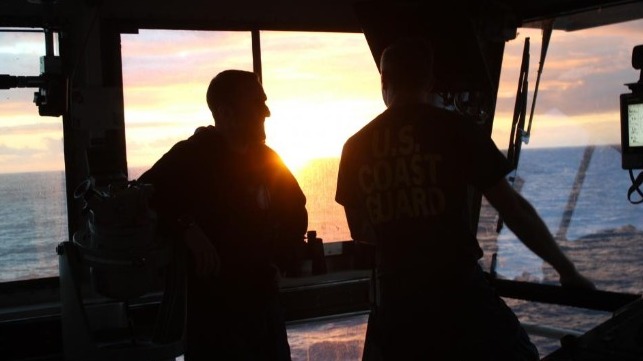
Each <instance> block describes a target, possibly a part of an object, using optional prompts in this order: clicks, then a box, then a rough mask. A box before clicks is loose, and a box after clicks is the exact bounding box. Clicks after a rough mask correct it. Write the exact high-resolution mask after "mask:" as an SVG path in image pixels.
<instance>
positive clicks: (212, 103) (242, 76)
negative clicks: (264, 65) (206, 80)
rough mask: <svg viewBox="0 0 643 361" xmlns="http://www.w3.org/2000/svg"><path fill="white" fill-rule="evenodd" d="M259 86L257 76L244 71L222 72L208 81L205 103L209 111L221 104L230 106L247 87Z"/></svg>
mask: <svg viewBox="0 0 643 361" xmlns="http://www.w3.org/2000/svg"><path fill="white" fill-rule="evenodd" d="M256 84H259V78H258V77H257V75H256V74H255V73H253V72H250V71H245V70H235V69H231V70H224V71H222V72H220V73H219V74H217V75H216V76H215V77H214V78H212V80H211V81H210V85H209V86H208V92H207V93H206V101H207V102H208V108H210V111H214V108H215V107H217V106H219V105H221V104H230V103H232V101H233V100H235V99H238V98H240V97H241V96H242V92H245V91H247V89H248V88H247V87H248V85H256Z"/></svg>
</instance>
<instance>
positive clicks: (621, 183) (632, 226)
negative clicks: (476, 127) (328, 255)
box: [0, 146, 643, 360]
mask: <svg viewBox="0 0 643 361" xmlns="http://www.w3.org/2000/svg"><path fill="white" fill-rule="evenodd" d="M584 156H585V157H586V158H590V159H589V162H588V167H587V168H586V169H585V173H584V174H585V177H584V178H583V179H582V182H581V181H580V180H581V179H579V177H578V170H579V167H580V165H581V163H582V160H583V157H584ZM590 156H591V157H590ZM590 156H588V153H587V149H586V148H583V147H576V148H552V149H523V152H522V158H521V160H520V165H519V168H518V171H517V174H516V175H517V177H518V179H519V182H517V183H516V187H518V188H519V189H520V191H521V193H522V194H523V195H524V196H525V197H526V198H527V199H528V200H529V201H530V202H531V203H532V204H533V205H534V207H535V208H536V209H537V211H538V212H539V213H540V215H541V216H542V218H543V219H544V221H545V222H546V224H547V225H548V227H549V229H550V230H551V231H552V233H554V234H558V235H559V238H560V241H559V242H560V245H561V248H563V250H564V251H565V252H566V253H567V254H568V255H569V256H570V258H572V260H573V261H574V262H575V263H576V265H577V268H578V269H579V270H580V271H581V272H582V273H584V274H586V275H587V276H589V277H590V278H591V279H592V280H594V281H595V283H596V285H597V287H598V288H599V289H603V290H609V291H616V292H629V293H641V292H643V236H642V234H643V233H642V232H643V204H640V205H633V204H631V203H629V202H628V200H627V189H628V187H629V186H630V185H631V181H630V178H629V175H628V173H627V171H625V170H623V169H621V167H620V153H619V152H618V149H617V147H612V146H600V147H596V148H595V149H594V150H593V152H591V154H590ZM337 169H338V159H336V158H328V159H319V160H315V161H313V162H311V163H310V164H309V165H308V166H306V167H305V168H303V169H302V170H301V171H299V172H297V173H296V176H297V178H298V180H299V182H300V184H301V186H302V189H303V190H304V192H305V193H306V195H307V199H308V211H309V218H310V224H309V229H310V230H316V231H317V233H318V236H319V237H320V238H322V239H324V241H325V242H331V241H340V240H348V239H350V234H349V231H348V227H347V225H346V220H345V218H344V213H343V209H342V208H341V207H340V206H339V205H337V204H336V203H335V201H334V195H335V186H336V184H335V181H336V176H337ZM142 171H143V169H132V170H130V179H135V178H136V177H138V176H139V175H140V174H141V172H142ZM64 192H65V181H64V174H63V172H43V173H20V174H0V205H1V206H0V282H8V281H14V280H21V279H30V278H38V277H46V276H54V275H56V274H57V268H58V259H57V255H56V253H55V248H56V245H57V244H58V243H60V242H62V241H64V240H67V239H68V231H67V224H66V201H65V196H64ZM570 199H573V200H574V202H572V203H570ZM570 205H572V206H573V207H570ZM565 214H567V215H570V214H571V217H570V218H569V222H567V223H566V222H564V221H563V220H564V219H565ZM496 224H497V215H496V214H495V212H494V211H493V209H492V208H491V207H489V206H488V204H486V202H484V201H483V208H482V212H481V218H480V226H479V230H478V238H479V240H480V243H481V245H482V248H483V249H484V251H485V257H484V258H483V260H482V264H483V267H485V268H488V267H489V266H490V257H491V255H492V254H493V253H496V254H497V255H498V267H497V269H496V271H497V273H498V275H499V277H503V278H508V279H518V280H529V281H534V282H543V283H556V282H557V276H556V273H555V271H553V270H552V269H551V267H550V266H548V265H547V264H545V263H543V262H542V261H541V260H540V259H539V258H538V257H536V256H535V255H533V254H532V253H531V252H529V251H528V250H527V249H526V248H525V247H524V246H523V245H522V244H521V243H520V242H519V241H518V240H517V239H516V237H515V236H514V235H513V233H512V232H510V231H509V230H508V229H507V228H506V227H503V228H502V231H501V232H500V233H497V232H496ZM430 256H431V255H428V257H430ZM507 302H508V304H509V305H510V306H511V307H512V308H513V309H514V310H515V311H516V313H517V314H518V316H519V318H520V319H521V321H523V322H529V323H535V324H544V325H549V326H552V327H559V328H567V329H574V330H577V331H581V332H584V331H587V330H589V329H591V328H592V327H594V326H595V325H597V324H598V323H600V322H601V321H603V320H605V319H607V318H608V317H609V316H610V315H609V314H606V313H604V312H595V311H588V310H578V309H573V308H569V307H562V306H560V307H559V306H552V305H539V304H534V303H529V302H524V301H518V300H507ZM365 322H366V316H364V315H357V316H351V317H348V318H340V319H336V320H325V321H318V322H308V323H303V324H301V323H300V324H293V325H291V326H290V327H289V331H288V332H289V337H290V339H291V347H292V349H293V356H294V359H295V360H359V359H360V355H361V348H362V346H363V337H364V333H365ZM533 339H534V341H535V342H536V344H537V346H538V347H539V349H540V350H541V354H546V353H549V352H551V351H552V350H553V349H555V348H556V347H558V346H559V344H558V341H557V340H552V339H543V338H539V337H537V336H536V337H533Z"/></svg>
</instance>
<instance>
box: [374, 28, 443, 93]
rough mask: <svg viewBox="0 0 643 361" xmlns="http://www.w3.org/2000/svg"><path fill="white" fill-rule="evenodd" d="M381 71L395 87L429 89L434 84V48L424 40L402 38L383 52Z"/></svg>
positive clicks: (385, 78)
mask: <svg viewBox="0 0 643 361" xmlns="http://www.w3.org/2000/svg"><path fill="white" fill-rule="evenodd" d="M380 71H381V72H382V76H383V77H384V80H386V81H387V82H388V83H389V84H391V85H392V86H393V87H400V88H404V89H422V88H426V87H429V86H431V84H432V83H433V47H432V46H431V44H430V43H429V41H427V40H426V39H423V38H401V39H399V40H397V41H395V42H393V43H392V44H391V45H389V46H387V47H386V49H384V51H383V52H382V56H381V57H380Z"/></svg>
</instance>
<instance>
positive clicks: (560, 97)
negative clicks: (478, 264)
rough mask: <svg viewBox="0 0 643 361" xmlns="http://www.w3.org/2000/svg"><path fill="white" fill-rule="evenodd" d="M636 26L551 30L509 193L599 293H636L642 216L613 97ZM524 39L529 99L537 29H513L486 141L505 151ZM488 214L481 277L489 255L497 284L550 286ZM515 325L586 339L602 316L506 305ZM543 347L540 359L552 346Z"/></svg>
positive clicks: (632, 74) (551, 277) (540, 265)
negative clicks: (632, 198) (625, 164)
mask: <svg viewBox="0 0 643 361" xmlns="http://www.w3.org/2000/svg"><path fill="white" fill-rule="evenodd" d="M642 30H643V21H640V20H639V21H635V22H628V23H623V24H619V25H612V26H605V27H601V28H596V29H589V30H582V31H576V32H562V31H554V32H553V34H552V37H551V43H550V46H549V49H548V52H547V57H546V59H545V63H544V71H543V73H542V75H541V80H540V85H539V90H538V93H537V101H536V106H535V111H534V116H533V123H532V128H531V135H530V137H529V139H528V142H524V143H523V144H522V151H521V157H520V160H519V164H518V169H517V171H516V172H515V173H513V174H511V176H514V177H515V178H516V181H515V182H514V187H515V188H516V189H519V191H520V193H522V195H523V196H524V197H525V198H527V199H528V200H529V201H530V202H531V203H532V205H533V206H534V207H535V208H536V210H537V211H538V212H539V214H540V215H541V216H542V218H543V219H544V221H545V223H546V224H547V226H548V228H549V229H550V231H551V232H552V234H554V235H555V236H556V239H557V242H558V244H559V245H560V247H561V248H562V249H563V250H564V251H565V252H566V253H567V254H568V255H569V257H570V258H571V259H572V260H573V261H574V262H575V264H576V266H577V268H578V269H579V270H580V271H581V272H582V273H584V274H585V275H587V276H588V277H589V278H590V279H592V280H593V281H595V283H596V286H597V288H599V289H601V290H608V291H615V292H629V293H640V291H641V289H643V278H641V277H637V276H634V275H640V274H641V272H642V271H643V242H641V239H642V237H643V230H642V229H641V227H642V226H643V225H642V224H641V219H643V208H642V207H641V205H633V204H631V203H630V202H629V201H628V199H627V190H628V188H629V186H630V185H631V181H630V179H629V174H628V172H627V171H626V170H623V169H621V154H620V108H619V94H621V93H628V92H629V89H628V88H627V86H625V84H626V83H633V82H636V81H638V79H639V73H638V71H637V70H635V69H633V68H632V65H631V64H632V63H631V56H632V48H633V47H634V46H635V45H638V44H639V43H640V34H641V31H642ZM527 37H529V38H530V43H531V49H530V57H531V64H530V70H529V74H528V79H529V84H530V92H529V100H528V109H527V117H529V111H530V107H531V102H532V99H533V98H534V93H533V91H534V87H535V84H536V77H537V69H538V61H539V57H540V51H541V50H540V48H541V31H540V30H534V29H519V36H518V37H517V38H516V39H515V40H512V41H510V42H508V43H507V44H506V49H505V55H504V61H503V71H502V75H501V84H500V91H499V93H498V102H497V109H496V116H495V121H494V131H493V138H494V141H495V142H496V144H497V145H498V147H499V148H500V149H503V150H506V149H507V147H508V144H509V132H510V129H511V128H510V127H511V120H512V116H513V109H514V102H515V97H516V89H517V86H518V76H519V71H520V61H521V56H522V51H523V45H524V43H525V38H527ZM496 224H497V218H496V214H495V212H493V211H492V209H491V208H490V207H489V206H488V204H487V203H486V202H483V209H482V213H481V221H480V225H479V228H478V238H479V239H480V240H481V244H482V245H483V248H484V250H485V253H486V254H485V258H484V265H485V268H486V269H487V270H488V269H489V267H490V259H491V255H492V254H493V253H494V252H495V253H497V255H498V257H497V261H498V262H497V269H496V271H497V273H498V275H499V277H501V278H507V279H513V280H521V281H530V282H537V283H552V284H558V275H557V273H556V272H555V271H554V270H553V268H552V267H551V266H549V265H548V264H546V263H544V262H543V261H542V260H541V259H540V258H539V257H537V256H536V255H535V254H533V253H532V252H530V251H529V250H528V249H527V248H526V247H525V246H524V245H522V243H520V242H519V241H518V239H517V238H516V237H515V235H514V234H513V233H512V232H511V231H510V230H509V229H507V227H506V226H504V227H503V228H502V231H501V232H500V233H499V234H498V233H496ZM508 302H509V304H510V305H511V306H512V307H514V310H515V311H516V312H517V313H518V314H519V315H520V319H521V321H523V322H526V323H531V324H534V323H535V324H541V325H549V326H553V327H557V328H561V329H572V330H577V331H586V330H588V329H589V328H591V327H593V326H595V325H596V324H597V323H598V322H599V321H600V320H602V319H606V318H607V317H609V314H607V313H602V312H592V311H587V310H578V309H573V308H570V307H562V306H554V305H536V304H533V303H529V302H523V301H517V300H509V301H508ZM559 346H560V344H559V342H558V340H556V339H549V340H548V341H547V342H541V343H540V344H539V347H540V348H541V351H543V350H544V351H547V350H549V351H551V349H552V348H555V347H559Z"/></svg>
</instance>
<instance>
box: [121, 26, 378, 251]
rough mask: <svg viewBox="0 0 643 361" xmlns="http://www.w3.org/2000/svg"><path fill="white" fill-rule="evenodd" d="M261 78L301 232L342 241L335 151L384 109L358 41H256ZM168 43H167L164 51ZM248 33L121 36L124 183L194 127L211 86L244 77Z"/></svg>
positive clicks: (271, 134) (356, 37)
mask: <svg viewBox="0 0 643 361" xmlns="http://www.w3.org/2000/svg"><path fill="white" fill-rule="evenodd" d="M260 38H261V52H262V54H261V57H262V69H263V71H262V74H263V76H262V79H263V84H264V87H265V91H266V93H267V96H268V102H267V103H268V106H269V107H270V109H271V113H272V115H271V117H270V118H268V119H267V121H266V133H267V138H268V139H267V143H268V145H269V146H271V147H272V148H274V149H275V150H276V151H277V152H278V153H279V154H280V155H281V156H282V157H283V159H284V161H285V162H286V164H287V165H288V166H289V167H290V169H291V170H292V171H293V173H294V174H295V176H296V177H297V179H298V180H299V182H300V184H301V187H302V188H303V190H304V192H305V193H306V195H307V198H308V211H309V229H311V230H316V231H317V234H318V236H319V237H320V238H322V239H324V241H325V242H329V241H344V240H349V239H350V233H349V231H348V225H347V224H346V220H345V216H344V211H343V210H342V208H341V207H340V206H339V205H338V204H336V203H335V201H334V196H335V185H336V179H337V168H338V163H339V157H340V155H341V149H342V145H343V142H344V141H345V140H346V139H347V138H348V137H349V136H350V135H351V134H352V133H354V132H355V131H357V130H358V129H359V128H361V127H362V126H363V125H364V124H366V123H367V122H368V121H370V120H371V119H372V118H373V117H374V116H375V115H377V114H378V113H379V112H381V111H382V110H383V108H384V104H383V102H382V100H381V93H380V90H379V73H378V71H377V67H376V66H375V62H374V60H373V58H372V55H371V53H370V50H369V48H368V45H367V44H366V41H365V40H364V36H363V35H362V34H327V33H300V32H299V33H291V32H261V33H260ZM167 44H173V45H172V46H168V45H167ZM251 49H252V44H251V34H250V33H249V32H205V31H203V32H195V31H160V30H153V31H152V30H147V31H145V30H144V31H141V32H140V33H139V34H136V35H130V34H123V35H122V52H123V82H124V95H125V122H126V133H127V157H128V164H129V166H130V167H131V169H130V178H136V177H137V176H138V175H140V174H141V173H142V172H143V171H144V170H146V169H148V168H149V167H150V166H151V165H152V164H153V163H154V162H155V161H156V160H157V159H158V158H160V157H161V156H162V155H163V154H164V153H165V152H166V151H168V150H169V149H170V147H171V146H172V145H173V144H174V143H176V142H177V141H179V140H182V139H185V138H187V137H188V136H190V135H191V134H192V133H193V132H194V129H195V128H196V127H198V126H201V125H211V124H213V121H212V116H211V114H210V111H209V110H208V108H207V105H206V103H205V92H206V89H207V86H208V83H209V81H210V79H211V78H212V77H213V76H214V75H216V74H217V73H218V72H220V71H222V70H225V69H230V68H235V69H242V70H250V71H251V70H252V69H253V63H252V52H251Z"/></svg>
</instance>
